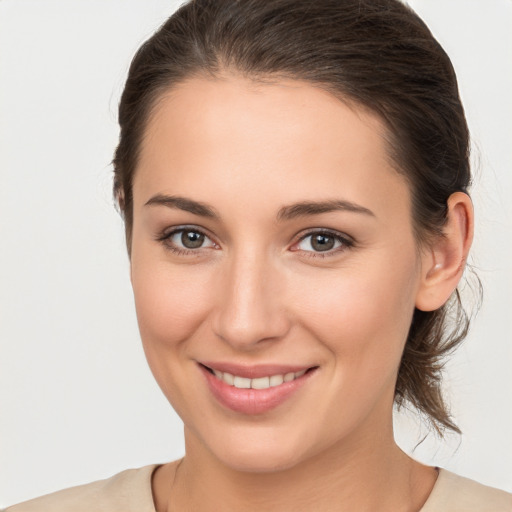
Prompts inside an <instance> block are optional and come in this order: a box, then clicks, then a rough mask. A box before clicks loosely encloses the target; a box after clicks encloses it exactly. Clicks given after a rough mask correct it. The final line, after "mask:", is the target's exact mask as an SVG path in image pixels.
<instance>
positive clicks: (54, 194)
mask: <svg viewBox="0 0 512 512" xmlns="http://www.w3.org/2000/svg"><path fill="white" fill-rule="evenodd" d="M411 4H412V5H413V6H414V7H415V8H416V9H417V10H418V12H419V13H420V14H421V15H422V16H423V17H424V19H425V20H426V22H427V24H428V25H429V26H430V27H431V29H432V31H433V32H434V34H435V35H436V37H437V38H438V39H439V40H440V42H441V43H442V44H443V45H444V47H445V49H446V50H447V51H448V53H449V54H450V56H451V57H452V60H453V62H454V65H455V68H456V70H457V72H458V76H459V82H460V88H461V92H462V96H463V100H464V102H465V107H466V110H467V115H468V120H469V124H470V128H471V130H472V133H473V138H474V144H475V151H474V162H475V169H476V171H477V177H476V184H475V187H474V190H473V197H474V201H475V204H476V210H477V237H476V244H475V250H474V255H473V263H474V264H475V265H476V267H477V269H478V271H479V274H480V277H481V279H482V281H483V283H484V287H485V301H484V306H483V309H482V310H481V312H480V314H479V316H478V318H477V320H476V322H475V324H474V329H473V331H472V333H471V335H470V337H469V338H468V340H467V342H466V343H465V345H464V346H463V347H462V348H461V349H460V351H459V352H458V353H457V355H456V356H455V357H454V358H453V359H452V360H451V362H450V364H449V365H448V367H447V389H448V391H449V395H450V399H451V402H452V404H453V412H454V414H455V418H456V421H457V422H458V423H459V425H460V427H461V428H462V430H463V431H464V435H463V436H462V437H458V436H451V437H449V439H448V440H447V441H446V442H444V443H439V442H436V440H435V439H432V438H430V437H429V438H428V439H427V440H426V441H425V442H424V443H423V444H422V445H420V446H419V447H418V448H417V449H416V451H415V452H414V454H415V456H416V457H417V458H419V459H421V460H424V461H425V462H429V463H434V464H440V465H442V466H444V467H446V468H448V469H451V470H454V471H457V472H459V473H461V474H463V475H466V476H470V477H472V478H475V479H477V480H480V481H482V482H484V483H487V484H490V485H494V486H497V487H502V488H505V489H508V490H509V491H512V435H511V433H512V412H511V405H510V404H512V344H511V340H512V306H511V304H512V265H511V263H510V255H511V254H512V207H511V204H512V201H511V196H512V169H511V163H512V158H511V157H512V150H511V147H512V139H511V135H512V95H511V94H510V91H512V65H511V63H512V30H511V22H512V2H511V1H510V0H486V1H485V2H484V1H482V0H449V1H447V0H416V1H411ZM177 5H178V3H177V2H172V1H163V0H138V1H135V0H101V1H100V0H96V1H94V0H72V1H70V0H60V1H58V0H33V1H31V0H0V344H1V345H0V350H1V353H0V506H1V505H7V504H10V503H13V502H17V501H20V500H24V499H27V498H30V497H33V496H36V495H39V494H43V493H46V492H49V491H53V490H56V489H60V488H63V487H67V486H70V485H74V484H78V483H83V482H88V481H92V480H95V479H98V478H104V477H107V476H109V475H111V474H113V473H115V472H118V471H121V470H122V469H126V468H128V467H137V466H141V465H144V464H149V463H154V462H165V461H168V460H171V459H174V458H177V457H179V456H181V455H182V454H183V442H182V427H181V424H180V421H179V419H178V418H177V417H176V415H175V414H174V412H173V411H172V409H171V407H170V406H169V405H168V404H167V402H166V400H165V398H164V397H163V395H162V394H161V392H160V390H159V389H158V388H157V386H156V384H155V383H154V382H153V378H152V376H151V374H150V372H149V370H148V368H147V365H146V363H145V360H144V355H143V352H142V349H141V346H140V341H139V337H138V331H137V326H136V320H135V314H134V307H133V301H132V296H131V289H130V283H129V278H128V260H127V257H126V253H125V248H124V240H123V229H122V224H121V221H120V218H119V216H118V215H117V213H116V212H115V210H114V208H113V206H112V200H111V193H110V187H111V166H110V160H111V158H112V152H113V149H114V147H115V144H116V140H117V125H116V108H117V102H118V98H119V94H120V91H121V88H122V84H123V80H124V78H125V75H126V71H127V67H128V64H129V61H130V58H131V56H132V55H133V53H134V51H135V50H136V48H137V47H138V46H139V44H140V43H141V42H142V41H143V40H144V39H145V38H147V37H148V36H149V35H150V34H151V33H152V32H153V31H154V30H155V29H156V28H157V27H158V26H159V25H160V23H162V22H163V21H164V19H165V18H166V17H167V16H168V15H169V14H171V12H172V11H173V10H174V9H175V7H176V6H177ZM397 427H398V439H399V441H400V443H401V445H402V446H404V448H406V449H407V450H410V449H411V448H413V447H414V445H415V444H416V442H417V441H418V440H419V438H418V436H421V432H419V431H418V430H417V429H416V426H415V424H414V423H411V420H410V419H407V418H398V420H397Z"/></svg>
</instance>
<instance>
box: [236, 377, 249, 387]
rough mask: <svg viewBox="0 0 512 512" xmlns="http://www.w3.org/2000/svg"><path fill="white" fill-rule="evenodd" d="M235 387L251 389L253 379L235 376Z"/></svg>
mask: <svg viewBox="0 0 512 512" xmlns="http://www.w3.org/2000/svg"><path fill="white" fill-rule="evenodd" d="M234 384H235V388H241V389H250V387H251V379H246V378H245V377H238V375H237V376H235V383H234Z"/></svg>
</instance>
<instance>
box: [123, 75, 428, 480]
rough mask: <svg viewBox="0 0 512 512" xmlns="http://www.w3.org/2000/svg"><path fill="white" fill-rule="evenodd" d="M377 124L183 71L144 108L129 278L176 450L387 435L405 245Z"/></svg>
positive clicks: (270, 459)
mask: <svg viewBox="0 0 512 512" xmlns="http://www.w3.org/2000/svg"><path fill="white" fill-rule="evenodd" d="M383 133H384V128H383V125H382V123H381V122H380V121H379V120H378V119H377V118H376V117H374V116H373V115H371V114H369V113H368V112H366V111H364V110H362V109H358V108H355V107H349V106H347V104H345V103H342V102H341V101H339V100H338V99H336V98H335V97H333V96H332V95H330V94H328V93H327V92H324V91H322V90H320V89H318V88H315V87H313V86H311V85H308V84H306V83H303V82H299V81H291V80H290V81H278V82H276V83H273V84H257V83H255V82H251V81H248V80H246V79H244V78H241V77H236V76H226V77H224V78H222V79H217V80H211V79H201V78H194V79H190V80H189V81H187V82H186V83H184V84H182V85H180V86H178V87H176V88H174V89H172V90H171V91H170V92H169V93H168V94H167V95H166V96H164V97H162V99H161V101H160V102H159V103H158V104H157V108H156V110H155V112H154V115H153V116H152V118H151V119H150V122H149V125H148V127H147V131H146V134H145V135H146V136H145V139H144V141H143V144H142V150H141V155H140V161H139V166H138V168H137V173H136V176H135V180H134V185H133V194H134V223H133V245H132V252H131V277H132V283H133V289H134V293H135V302H136V308H137V315H138V321H139V325H140V331H141V336H142V340H143V344H144V349H145V352H146V355H147V358H148V361H149V364H150V367H151V369H152V371H153V373H154V375H155V377H156V379H157V381H158V383H159V385H160V387H161V388H162V390H163V392H164V393H165V395H166V397H167V398H168V399H169V401H170V402H171V403H172V405H173V406H174V408H175V409H176V411H177V412H178V414H179V415H180V416H181V418H182V419H183V421H184V423H185V431H186V439H187V443H188V444H190V446H191V447H195V448H197V449H202V448H204V449H206V451H207V452H208V453H209V454H210V455H211V454H213V456H214V457H216V458H217V459H219V460H220V461H222V462H223V463H225V464H227V465H228V466H230V467H233V468H237V469H245V470H254V471H266V470H271V469H277V468H287V467H291V466H293V465H295V464H297V463H299V462H300V461H304V460H307V459H308V458H311V457H314V456H315V455H318V454H320V453H321V452H323V451H324V450H326V449H330V450H331V451H333V450H334V451H333V453H334V452H336V451H340V450H341V451H344V452H345V453H348V451H350V450H352V449H357V446H362V445H361V441H365V440H366V441H368V443H367V445H368V446H371V442H370V439H371V438H372V436H373V437H374V436H375V435H382V433H384V432H388V433H389V432H390V429H391V411H392V402H393V394H394V386H395V381H396V376H397V371H398V367H399V363H400V357H401V354H402V350H403V346H404V343H405V340H406V336H407V332H408V329H409V326H410V322H411V317H412V313H413V310H414V306H415V300H416V296H417V293H418V290H419V287H420V272H421V256H420V255H419V252H418V248H417V245H416V243H415V239H414V235H413V229H412V221H411V201H410V191H409V189H408V186H407V184H406V183H405V181H404V179H403V178H402V177H401V176H400V175H399V174H398V173H397V172H396V171H395V170H394V169H393V168H392V164H391V163H390V159H389V158H388V155H387V153H386V148H385V144H384V141H383ZM304 371H305V373H304ZM214 373H215V374H214ZM259 388H262V389H259ZM366 441H365V442H366ZM347 450H348V451H347Z"/></svg>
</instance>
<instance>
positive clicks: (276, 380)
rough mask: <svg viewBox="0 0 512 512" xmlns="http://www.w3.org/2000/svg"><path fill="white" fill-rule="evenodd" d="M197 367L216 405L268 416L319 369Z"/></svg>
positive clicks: (204, 364) (264, 366)
mask: <svg viewBox="0 0 512 512" xmlns="http://www.w3.org/2000/svg"><path fill="white" fill-rule="evenodd" d="M198 366H199V369H200V370H201V372H202V373H203V375H204V376H205V378H206V381H207V385H208V388H209V390H210V392H211V394H212V395H213V396H214V397H215V398H216V400H217V402H219V403H220V404H221V405H222V406H224V407H226V408H228V409H230V410H232V411H235V412H237V413H243V414H247V415H254V414H262V413H265V412H268V411H270V410H272V409H274V408H276V407H277V406H279V405H280V404H282V403H284V402H286V401H288V400H289V399H290V398H291V397H292V396H293V395H294V394H295V393H296V392H298V391H299V390H300V389H301V388H302V387H303V386H304V385H305V384H306V382H308V381H309V380H310V378H311V377H312V376H313V375H314V374H315V373H317V370H318V368H319V367H318V366H311V367H304V366H302V367H297V366H296V367H292V366H276V365H262V366H252V367H244V366H238V365H231V364H224V363H198ZM228 370H230V371H228Z"/></svg>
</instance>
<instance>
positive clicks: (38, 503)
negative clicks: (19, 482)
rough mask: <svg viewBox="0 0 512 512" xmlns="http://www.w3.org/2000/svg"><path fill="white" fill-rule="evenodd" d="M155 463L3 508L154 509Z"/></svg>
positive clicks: (50, 511) (11, 511)
mask: <svg viewBox="0 0 512 512" xmlns="http://www.w3.org/2000/svg"><path fill="white" fill-rule="evenodd" d="M157 467H158V466H157V465H156V464H154V465H151V466H145V467H142V468H138V469H128V470H126V471H123V472H121V473H118V474H117V475H114V476H112V477H110V478H107V479H106V480H98V481H97V482H92V483H90V484H85V485H79V486H76V487H70V488H69V489H64V490H62V491H57V492H54V493H52V494H47V495H45V496H41V497H39V498H35V499H33V500H29V501H25V502H23V503H20V504H18V505H13V506H12V507H7V509H5V512H43V511H44V512H90V511H91V510H94V511H95V512H132V511H133V512H154V511H155V509H154V506H153V496H152V493H151V476H152V474H153V472H154V470H155V469H156V468H157Z"/></svg>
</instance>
